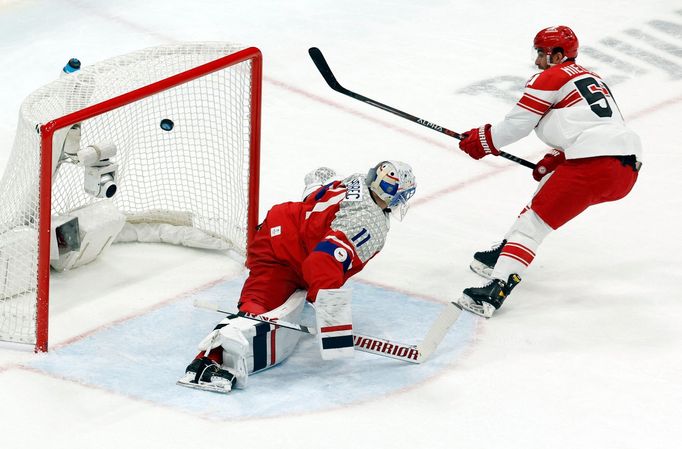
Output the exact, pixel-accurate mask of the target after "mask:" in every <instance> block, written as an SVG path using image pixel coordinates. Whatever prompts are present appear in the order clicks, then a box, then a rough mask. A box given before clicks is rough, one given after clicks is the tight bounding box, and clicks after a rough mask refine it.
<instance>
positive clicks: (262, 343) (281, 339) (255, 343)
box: [199, 290, 306, 388]
mask: <svg viewBox="0 0 682 449" xmlns="http://www.w3.org/2000/svg"><path fill="white" fill-rule="evenodd" d="M305 297H306V291H305V290H298V291H296V292H294V293H293V294H292V295H291V296H290V297H289V299H287V301H286V302H285V303H284V304H282V305H281V306H279V307H278V308H276V309H274V310H271V311H270V312H267V313H265V314H263V315H262V316H263V317H267V318H268V319H269V320H271V321H272V322H271V323H262V322H259V321H254V320H250V319H248V318H243V317H237V318H225V319H224V320H222V321H221V322H220V323H219V324H218V326H216V329H215V330H213V331H212V332H211V333H210V334H209V335H207V336H206V338H204V339H203V340H202V341H201V343H200V344H199V350H200V351H206V352H208V351H210V350H211V349H213V348H217V347H219V346H221V347H222V348H223V363H222V368H223V369H226V370H228V371H229V372H231V373H232V374H234V375H235V376H236V382H235V385H234V386H235V388H244V387H246V384H247V378H248V375H249V374H250V373H253V372H257V371H261V370H264V369H266V368H270V367H272V366H275V365H277V364H278V363H280V362H282V361H284V360H286V358H287V357H289V355H291V353H292V352H293V351H294V349H295V348H296V345H297V344H298V341H299V339H300V338H301V335H303V334H302V333H301V332H298V331H294V330H291V329H286V328H282V327H279V326H277V325H276V323H277V320H282V321H298V320H299V319H300V317H301V313H302V312H303V307H304V305H305Z"/></svg>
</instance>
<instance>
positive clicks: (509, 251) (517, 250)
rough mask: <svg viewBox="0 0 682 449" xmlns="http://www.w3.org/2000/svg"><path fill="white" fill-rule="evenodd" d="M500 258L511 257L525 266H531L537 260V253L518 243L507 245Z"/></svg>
mask: <svg viewBox="0 0 682 449" xmlns="http://www.w3.org/2000/svg"><path fill="white" fill-rule="evenodd" d="M500 256H507V257H511V258H512V259H515V260H518V261H519V262H521V263H522V264H524V265H525V266H528V265H530V263H531V262H532V261H533V259H535V253H534V252H533V251H531V250H530V249H528V248H526V247H525V246H523V245H521V244H518V243H514V242H511V243H507V244H506V245H504V248H502V252H501V253H500Z"/></svg>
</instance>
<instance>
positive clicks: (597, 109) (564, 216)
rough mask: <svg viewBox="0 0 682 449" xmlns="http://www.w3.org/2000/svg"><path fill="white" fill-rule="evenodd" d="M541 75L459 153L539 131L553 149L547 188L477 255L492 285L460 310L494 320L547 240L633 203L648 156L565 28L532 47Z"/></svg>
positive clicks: (542, 167)
mask: <svg viewBox="0 0 682 449" xmlns="http://www.w3.org/2000/svg"><path fill="white" fill-rule="evenodd" d="M533 45H534V48H535V50H536V52H537V58H536V60H535V65H537V67H538V68H539V69H540V70H541V72H540V73H538V74H536V75H534V76H533V77H532V78H531V79H530V80H529V81H528V83H527V84H526V87H525V90H524V93H523V96H522V97H521V99H520V100H519V101H518V102H517V103H516V105H515V106H514V107H513V108H512V110H511V111H510V112H509V113H508V114H507V116H506V117H505V118H504V120H503V121H501V122H500V123H498V124H496V125H489V124H486V125H484V126H481V127H479V128H474V129H472V130H471V131H469V132H467V133H466V137H465V138H464V139H463V140H462V141H460V143H459V147H460V149H461V150H462V151H464V152H466V153H467V154H469V155H470V156H471V157H473V158H474V159H480V158H482V157H484V156H486V155H489V154H492V155H499V154H500V152H499V148H502V147H503V146H505V145H509V144H511V143H513V142H516V141H517V140H519V139H521V138H522V137H525V136H527V135H528V134H529V133H530V132H531V131H532V130H535V133H536V134H537V136H538V137H539V138H540V140H542V141H543V142H545V143H546V144H547V145H549V146H550V147H551V148H554V150H552V151H551V152H549V153H548V154H547V155H545V157H544V158H542V160H540V161H539V162H538V163H537V166H536V168H535V169H534V170H533V177H534V178H535V180H537V181H539V182H540V185H539V187H538V189H537V191H536V192H535V194H534V195H533V198H532V199H531V201H530V203H529V204H528V206H526V208H525V209H524V210H523V211H522V212H521V215H519V217H518V218H517V220H516V222H515V223H514V224H513V226H512V227H511V229H510V230H509V231H508V232H507V234H506V235H505V237H504V239H503V241H502V242H501V243H500V244H499V245H497V246H495V247H494V248H492V249H491V250H490V251H481V252H477V253H476V254H474V261H473V262H472V263H471V269H472V270H473V271H474V272H476V273H478V274H480V275H482V276H484V277H486V278H488V279H490V282H488V283H487V284H486V285H485V286H483V287H480V288H467V289H465V290H464V292H463V295H462V297H461V298H460V299H458V300H457V301H455V303H456V304H458V305H459V307H461V308H463V309H467V310H469V311H471V312H473V313H476V314H478V315H481V316H484V317H486V318H490V317H491V316H492V314H493V313H494V312H495V310H497V309H499V308H500V306H501V305H502V303H503V302H504V300H505V299H506V298H507V296H508V295H509V293H510V292H511V290H512V289H513V288H514V286H515V285H516V284H518V283H519V282H520V280H521V277H520V275H521V274H522V273H523V271H524V270H525V269H526V267H528V265H529V264H530V263H531V262H532V261H533V259H534V257H535V253H536V251H537V249H538V247H539V246H540V244H541V243H542V241H543V239H544V238H545V237H546V236H547V235H548V234H549V233H550V232H552V231H553V230H555V229H558V228H559V227H561V226H563V225H564V224H565V223H566V222H568V221H569V220H571V219H572V218H574V217H576V216H577V215H579V214H580V213H582V212H583V211H584V210H585V209H587V208H588V207H590V206H592V205H595V204H598V203H602V202H606V201H615V200H618V199H620V198H623V197H624V196H625V195H627V194H628V193H629V192H630V190H631V189H632V187H633V186H634V184H635V181H636V180H637V174H638V171H639V169H640V167H641V155H642V148H641V143H640V139H639V137H638V136H637V135H636V134H635V133H634V132H633V131H632V130H630V129H628V128H627V127H626V126H625V123H624V121H623V117H622V115H621V113H620V111H619V110H618V106H617V105H616V102H615V100H614V98H613V94H612V92H611V90H610V89H609V87H608V86H607V85H606V84H605V83H604V81H603V80H602V79H601V77H600V76H599V75H597V74H596V73H594V72H591V71H589V70H587V69H585V68H583V67H582V66H580V65H578V64H576V57H577V56H578V38H577V37H576V35H575V33H573V31H572V30H571V29H570V28H569V27H566V26H557V27H550V28H545V29H543V30H541V31H540V32H538V33H537V35H536V36H535V39H534V42H533Z"/></svg>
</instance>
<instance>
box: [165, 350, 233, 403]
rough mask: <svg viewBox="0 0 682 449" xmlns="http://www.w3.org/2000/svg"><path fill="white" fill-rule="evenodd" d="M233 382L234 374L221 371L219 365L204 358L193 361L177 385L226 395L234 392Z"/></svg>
mask: <svg viewBox="0 0 682 449" xmlns="http://www.w3.org/2000/svg"><path fill="white" fill-rule="evenodd" d="M233 381H234V375H233V374H232V373H230V372H229V371H227V370H224V369H221V368H220V366H218V364H217V363H215V362H214V361H212V360H210V359H208V358H206V357H204V358H202V359H195V360H193V361H192V363H190V364H189V366H188V367H187V370H186V372H185V375H184V376H182V377H181V378H180V380H178V381H177V382H176V384H177V385H180V386H181V387H187V388H194V389H195V390H204V391H212V392H214V393H223V394H226V393H229V392H230V391H232V382H233Z"/></svg>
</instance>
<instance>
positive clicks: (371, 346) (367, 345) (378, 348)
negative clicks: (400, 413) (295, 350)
mask: <svg viewBox="0 0 682 449" xmlns="http://www.w3.org/2000/svg"><path fill="white" fill-rule="evenodd" d="M194 306H195V307H199V308H202V309H207V310H212V311H214V312H218V313H224V314H226V315H227V316H228V317H229V318H237V317H242V318H247V319H249V320H254V321H259V322H261V323H268V324H271V325H273V326H279V327H283V328H286V329H291V330H294V331H298V332H303V333H305V334H309V335H315V334H316V331H315V329H312V328H310V327H308V326H303V325H301V324H296V323H290V322H288V321H281V320H279V319H276V318H275V319H272V318H268V317H267V316H264V315H254V314H252V313H248V312H236V313H234V312H228V311H225V310H221V309H220V308H219V307H218V305H217V304H215V303H212V302H207V301H195V302H194ZM460 313H461V310H460V309H459V308H457V307H456V306H455V305H454V303H448V304H446V306H445V308H444V309H443V311H442V312H441V313H440V315H439V316H438V318H436V321H435V322H434V324H433V325H432V326H431V328H430V329H429V331H428V332H427V334H426V337H424V339H423V340H422V341H421V343H419V344H418V345H406V344H403V343H397V342H394V341H391V340H386V339H383V338H378V337H372V336H369V335H362V334H358V333H356V332H353V345H354V346H355V349H357V350H358V351H362V352H368V353H370V354H375V355H379V356H382V357H389V358H392V359H397V360H402V361H404V362H409V363H422V362H424V361H425V360H426V359H428V358H429V356H430V355H431V354H432V353H433V352H434V351H435V350H436V348H437V347H438V345H439V344H440V342H441V341H442V340H443V338H445V334H447V332H448V330H449V329H450V327H451V326H452V325H453V324H454V322H455V321H457V318H458V317H459V314H460Z"/></svg>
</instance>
